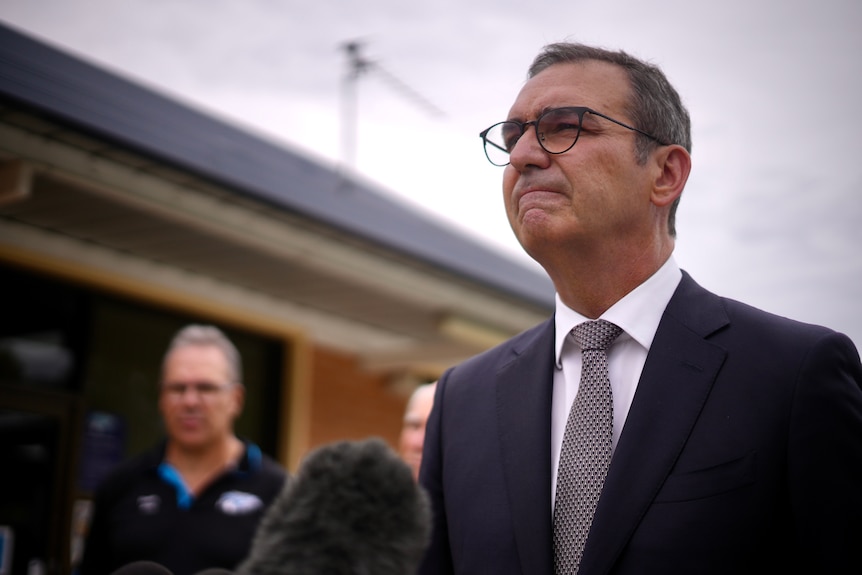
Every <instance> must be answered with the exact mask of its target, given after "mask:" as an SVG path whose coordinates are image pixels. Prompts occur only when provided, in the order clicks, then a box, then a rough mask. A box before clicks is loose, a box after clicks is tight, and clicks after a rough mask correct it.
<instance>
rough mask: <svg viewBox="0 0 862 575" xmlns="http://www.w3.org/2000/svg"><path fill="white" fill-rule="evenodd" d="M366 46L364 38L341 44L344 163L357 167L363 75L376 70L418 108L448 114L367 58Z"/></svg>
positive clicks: (436, 113)
mask: <svg viewBox="0 0 862 575" xmlns="http://www.w3.org/2000/svg"><path fill="white" fill-rule="evenodd" d="M363 45H364V44H363V43H362V42H361V41H360V40H349V41H347V42H344V43H343V44H341V49H342V50H344V53H345V54H346V56H347V72H346V73H345V75H344V80H343V83H342V101H341V106H342V112H341V113H342V117H341V131H342V134H341V155H342V161H343V162H344V165H345V166H348V167H353V166H354V164H355V162H356V133H357V125H358V121H357V109H358V100H359V93H358V92H359V90H358V83H359V77H360V76H362V75H363V74H366V73H368V72H369V71H374V72H376V73H377V74H378V75H379V76H380V77H381V78H383V79H384V80H386V81H387V82H388V83H389V85H390V86H391V87H392V88H394V89H395V90H396V91H398V92H399V93H401V95H402V96H404V97H406V98H407V99H409V100H411V101H412V102H413V103H414V104H416V105H417V106H418V107H420V108H424V110H425V111H426V113H428V114H430V115H431V116H444V115H445V114H444V113H443V112H442V111H441V110H440V109H439V108H438V107H436V106H435V105H434V104H432V103H431V102H429V101H428V100H426V99H425V98H424V97H423V96H422V95H421V94H419V93H418V92H417V91H416V90H413V89H412V88H411V87H410V86H408V85H407V84H405V83H404V82H402V81H401V80H399V79H398V78H397V77H396V76H394V75H393V74H391V73H390V72H388V71H386V69H384V68H383V67H382V66H381V65H380V64H379V63H378V62H375V61H373V60H369V59H368V58H366V57H365V56H364V55H363V54H362V47H363Z"/></svg>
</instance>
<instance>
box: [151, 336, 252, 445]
mask: <svg viewBox="0 0 862 575" xmlns="http://www.w3.org/2000/svg"><path fill="white" fill-rule="evenodd" d="M242 402H243V387H242V386H241V385H238V384H234V383H232V382H231V380H230V371H229V369H228V363H227V360H226V359H225V357H224V355H223V354H222V352H221V351H220V350H219V349H218V348H216V347H213V346H197V345H190V346H183V347H179V348H177V349H175V350H173V351H172V352H171V353H170V354H169V355H168V357H167V358H166V359H165V364H164V370H163V373H162V386H161V390H160V394H159V409H160V411H161V413H162V417H163V419H164V422H165V428H166V430H167V434H168V438H169V439H170V441H172V442H173V443H174V444H176V445H177V446H178V447H180V448H183V449H187V450H200V449H206V448H208V447H210V446H213V445H216V444H218V442H220V441H222V440H224V439H226V438H228V437H230V436H231V435H233V422H234V420H235V419H236V417H237V416H239V414H240V412H241V410H242Z"/></svg>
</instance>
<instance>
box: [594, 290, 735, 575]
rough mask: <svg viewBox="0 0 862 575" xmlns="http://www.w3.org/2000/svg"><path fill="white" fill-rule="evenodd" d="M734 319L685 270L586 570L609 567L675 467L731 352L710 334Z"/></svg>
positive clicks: (630, 422)
mask: <svg viewBox="0 0 862 575" xmlns="http://www.w3.org/2000/svg"><path fill="white" fill-rule="evenodd" d="M728 323H729V319H728V317H727V314H726V312H725V310H724V307H723V306H722V304H721V300H720V299H719V298H718V297H717V296H715V295H713V294H711V293H709V292H707V291H706V290H704V289H703V288H701V287H700V286H698V285H697V284H696V283H695V282H694V280H692V279H691V277H690V276H688V274H683V279H682V281H681V282H680V285H679V287H678V288H677V290H676V292H675V293H674V295H673V297H672V298H671V301H670V303H669V304H668V307H667V309H666V310H665V313H664V315H663V316H662V320H661V323H660V324H659V328H658V331H657V332H656V336H655V339H654V340H653V345H652V347H651V348H650V352H649V355H648V356H647V360H646V364H645V365H644V369H643V372H642V374H641V378H640V381H639V382H638V388H637V391H636V392H635V397H634V400H633V402H632V406H631V409H630V411H629V414H628V418H627V419H626V424H625V427H624V429H623V433H622V435H621V436H620V441H619V443H618V445H617V449H616V452H615V454H614V458H613V460H612V461H611V466H610V469H609V470H608V476H607V478H606V480H605V486H604V489H603V491H602V497H601V499H600V500H599V504H598V507H597V509H596V515H595V518H594V520H593V526H592V529H591V531H590V533H591V537H590V538H589V539H588V541H587V545H586V548H585V549H584V555H583V559H582V562H581V569H582V571H583V572H585V573H591V574H592V573H596V574H599V573H608V572H610V570H611V568H612V567H613V564H614V562H615V561H616V560H617V558H618V557H619V555H620V553H621V552H622V550H623V549H624V548H625V545H626V544H627V542H628V540H629V538H630V537H631V535H632V533H633V532H634V531H635V529H636V528H637V526H638V524H639V522H640V521H641V519H642V518H643V516H644V514H645V513H646V512H647V509H648V508H649V506H650V505H651V503H652V501H653V499H654V497H655V495H656V494H657V493H658V491H659V489H660V488H661V486H662V484H663V482H664V480H665V478H666V477H667V476H668V474H669V473H670V471H671V469H672V468H673V466H674V463H675V462H676V460H677V458H678V456H679V454H680V452H681V451H682V448H683V446H684V445H685V442H686V440H687V439H688V436H689V434H690V433H691V430H692V428H693V427H694V424H695V422H696V421H697V418H698V416H699V414H700V411H701V409H702V407H703V405H704V403H705V402H706V399H707V397H708V396H709V393H710V391H711V389H712V385H713V382H714V381H715V378H716V376H717V374H718V372H719V369H720V368H721V366H722V364H723V363H724V360H725V355H726V353H725V351H724V350H723V349H722V348H720V347H718V346H716V345H714V344H712V343H710V342H708V341H707V340H706V339H705V338H706V337H707V336H708V335H709V334H711V333H713V332H715V331H716V330H718V329H721V328H722V327H723V326H726V325H727V324H728Z"/></svg>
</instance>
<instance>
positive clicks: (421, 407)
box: [398, 388, 434, 479]
mask: <svg viewBox="0 0 862 575" xmlns="http://www.w3.org/2000/svg"><path fill="white" fill-rule="evenodd" d="M433 405H434V390H433V388H423V389H422V390H421V391H420V392H419V394H417V395H416V397H414V398H413V400H412V401H411V402H410V405H409V406H408V407H407V411H406V413H405V414H404V423H403V426H402V427H401V437H400V439H399V442H398V450H399V452H400V453H401V458H402V459H404V461H405V462H406V463H407V465H409V466H410V469H411V470H412V471H413V478H414V479H418V478H419V467H420V466H421V465H422V446H423V444H424V443H425V424H426V422H427V421H428V415H429V414H430V413H431V407H432V406H433Z"/></svg>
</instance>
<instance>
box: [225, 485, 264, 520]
mask: <svg viewBox="0 0 862 575" xmlns="http://www.w3.org/2000/svg"><path fill="white" fill-rule="evenodd" d="M261 507H263V501H261V500H260V497H258V496H257V495H255V494H254V493H245V492H243V491H228V492H226V493H223V494H222V496H221V497H219V500H218V501H217V502H216V509H218V510H219V511H221V512H222V513H224V514H225V515H245V514H247V513H253V512H255V511H257V510H258V509H260V508H261Z"/></svg>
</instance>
